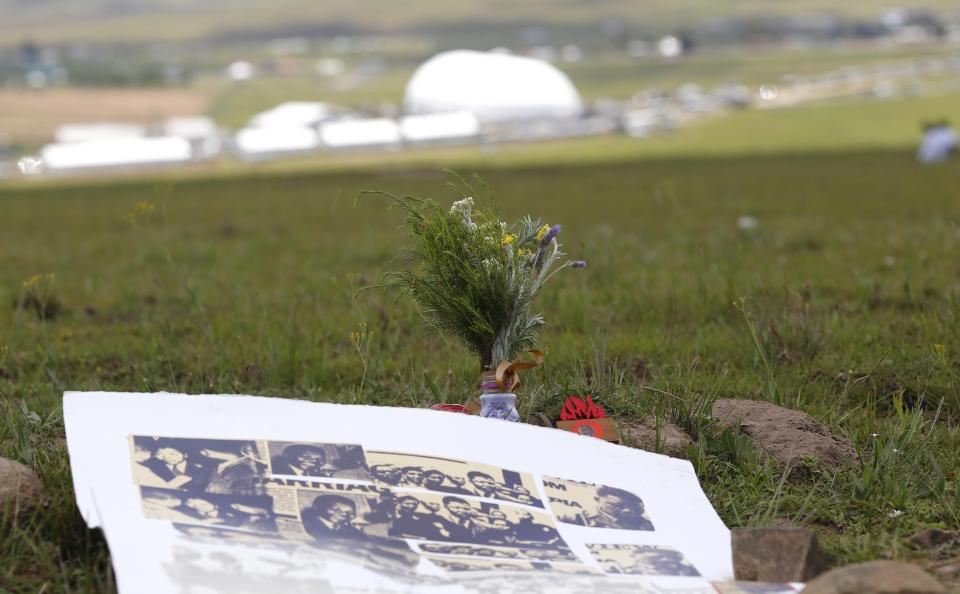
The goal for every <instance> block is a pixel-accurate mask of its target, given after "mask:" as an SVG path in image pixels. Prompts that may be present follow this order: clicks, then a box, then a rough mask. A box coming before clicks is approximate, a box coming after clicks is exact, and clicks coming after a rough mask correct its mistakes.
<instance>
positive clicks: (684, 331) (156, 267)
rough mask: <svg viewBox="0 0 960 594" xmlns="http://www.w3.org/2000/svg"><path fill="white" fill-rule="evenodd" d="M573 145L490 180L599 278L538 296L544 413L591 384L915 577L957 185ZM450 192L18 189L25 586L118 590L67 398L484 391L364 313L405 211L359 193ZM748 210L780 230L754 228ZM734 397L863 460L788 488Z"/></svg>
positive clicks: (371, 174)
mask: <svg viewBox="0 0 960 594" xmlns="http://www.w3.org/2000/svg"><path fill="white" fill-rule="evenodd" d="M863 109H866V108H863ZM877 109H885V108H880V107H878V108H877ZM814 113H815V112H814ZM743 117H750V118H754V117H755V118H765V117H768V115H767V112H757V113H750V114H744V115H743ZM722 121H723V120H717V121H716V123H715V124H714V125H717V126H720V125H722V124H721V122H722ZM770 121H771V122H772V121H773V120H770ZM811 121H815V120H811ZM708 125H709V124H708V123H704V124H703V126H704V132H703V133H704V134H707V133H708V132H709V128H706V126H708ZM796 125H798V126H802V124H801V123H798V124H796ZM807 125H808V126H809V125H811V124H810V123H809V122H808V123H807ZM780 132H783V131H778V132H777V134H778V135H779V133H780ZM811 136H815V135H811ZM558 146H561V147H567V148H566V149H564V150H567V151H568V153H569V154H568V155H567V158H566V161H564V160H563V159H561V160H560V161H559V163H561V164H559V165H553V166H550V165H547V164H545V163H546V162H547V161H549V160H553V159H554V157H553V156H550V155H549V153H547V156H546V157H542V161H538V162H534V161H530V162H529V163H528V164H526V165H522V163H523V162H522V161H511V160H510V159H508V158H507V157H504V158H503V159H502V160H501V161H498V160H496V159H495V160H493V161H490V162H487V164H486V165H484V167H483V168H481V169H480V171H479V172H478V173H479V175H480V176H481V177H482V179H483V180H484V182H485V183H486V184H487V185H488V186H489V187H490V188H492V189H493V190H494V192H495V194H496V198H497V201H498V204H499V205H500V207H501V208H502V210H503V211H504V215H505V216H509V217H515V216H517V215H519V214H522V213H525V212H528V211H531V212H534V213H537V214H539V215H541V216H543V217H544V218H545V219H546V220H548V221H550V222H551V223H552V222H559V223H562V224H563V225H564V230H563V237H564V238H565V243H566V245H567V247H568V248H569V249H568V251H570V252H571V253H572V254H574V255H577V256H582V257H583V258H585V259H586V260H587V261H588V262H589V266H588V268H587V269H586V270H584V271H582V273H581V274H566V275H561V277H558V278H557V281H558V282H557V283H556V284H555V285H554V286H552V287H550V288H549V290H548V291H546V293H545V294H544V296H543V299H542V300H541V301H540V304H539V307H540V309H542V311H543V312H544V313H545V314H546V315H547V319H548V328H547V330H546V332H545V334H544V336H543V341H542V342H543V346H545V348H546V351H547V363H546V365H545V367H544V368H543V369H542V370H540V371H536V372H532V373H529V374H528V375H527V378H526V381H525V386H524V389H523V390H522V395H521V398H522V404H521V408H522V412H523V413H529V412H533V411H540V412H544V413H547V414H549V415H553V414H556V413H557V411H558V408H559V405H560V403H561V402H562V399H563V397H564V396H565V395H566V394H568V393H570V391H582V390H586V389H588V388H589V389H590V390H591V391H592V393H593V394H595V395H597V396H598V398H599V399H600V400H601V402H602V403H603V404H604V405H605V406H606V407H607V410H608V412H610V413H612V414H613V415H615V416H620V417H639V416H643V415H646V414H651V413H653V414H657V415H659V416H661V417H664V418H668V419H671V420H673V421H675V422H677V423H679V424H680V425H682V426H683V427H685V428H686V429H688V430H689V431H691V432H692V433H693V434H694V435H695V436H696V437H698V439H699V441H698V446H697V447H696V448H695V449H694V451H692V452H691V455H692V456H693V460H694V463H695V466H696V468H697V471H698V473H699V475H700V477H701V481H702V484H703V487H704V489H705V490H706V492H707V493H708V495H709V497H710V499H711V501H712V502H713V504H714V505H715V506H716V508H717V509H718V511H719V513H720V514H721V516H722V517H723V519H724V520H725V521H726V522H727V523H728V524H729V525H730V526H742V525H755V524H768V523H772V522H773V523H780V522H784V523H788V524H797V525H804V526H810V527H813V528H814V529H816V530H817V531H818V533H819V534H820V535H821V538H822V540H823V541H824V542H825V544H826V546H827V548H828V549H829V550H830V551H831V552H833V553H834V554H836V555H837V556H838V558H839V560H840V561H841V562H850V561H857V560H864V559H873V558H883V557H893V558H912V557H916V556H917V555H918V554H917V553H915V552H912V551H911V550H910V549H909V547H908V546H907V545H906V537H908V536H909V535H910V534H911V533H912V532H913V531H915V530H916V529H917V528H919V527H925V526H940V527H949V526H953V527H955V526H956V525H958V523H960V486H958V477H957V472H958V470H960V437H958V433H957V426H958V422H960V334H958V332H957V328H958V324H960V269H958V261H957V253H958V248H960V230H958V227H957V221H958V219H960V169H958V167H957V166H956V164H951V165H946V166H940V167H922V166H919V165H917V164H915V163H914V162H913V160H912V156H911V154H909V152H906V151H902V150H888V151H884V150H874V151H863V150H861V151H857V150H853V149H848V150H847V152H842V153H841V152H834V153H829V152H828V153H821V154H817V153H804V152H802V151H797V152H796V154H790V155H779V154H776V153H775V152H774V149H775V148H776V147H771V149H770V154H767V155H765V156H764V155H754V156H726V157H725V156H720V155H714V156H710V155H704V156H699V157H697V156H691V155H690V154H689V153H687V154H686V155H681V154H679V153H678V154H675V155H673V156H663V155H661V156H656V157H655V156H648V157H647V158H644V159H641V158H638V157H639V156H638V155H637V154H635V153H634V154H623V155H620V156H619V157H617V158H616V159H612V158H607V159H606V162H605V160H604V159H603V158H600V157H597V158H596V159H594V160H590V159H581V164H579V165H577V164H575V163H574V162H575V159H574V158H573V155H574V153H573V152H572V151H573V150H574V148H575V147H574V146H573V145H558ZM821 148H822V147H821ZM579 151H580V153H579V154H580V155H581V156H582V155H584V154H587V153H589V152H591V151H590V145H589V144H586V145H580V146H579ZM606 156H607V157H610V155H609V154H608V155H606ZM611 161H612V162H611ZM474 163H476V161H474ZM358 167H360V166H359V165H358ZM458 168H459V169H460V170H461V171H463V172H464V173H472V171H473V168H472V167H469V160H468V159H464V160H463V161H462V162H459V163H458ZM447 181H448V178H447V176H446V174H444V173H443V172H442V171H441V170H440V169H439V167H437V166H433V165H431V166H426V165H423V166H412V165H409V164H408V165H405V166H395V167H371V166H369V165H367V166H365V167H360V168H359V169H358V170H356V171H352V172H348V173H343V172H340V173H338V172H336V171H308V170H304V168H303V167H301V168H300V169H292V170H290V171H284V170H282V169H272V170H271V169H265V170H262V171H259V172H257V173H255V174H247V175H245V174H242V173H237V172H232V173H231V174H230V175H222V176H216V177H209V178H205V177H201V176H196V175H195V176H192V177H189V178H183V179H179V180H176V179H172V180H171V179H168V180H166V181H155V182H154V181H150V180H144V179H133V180H127V181H114V182H96V181H93V182H91V181H84V182H76V183H73V185H70V184H68V183H59V184H49V183H48V184H37V185H18V186H7V187H5V188H0V212H2V216H3V221H4V225H2V226H0V254H2V256H0V304H4V307H3V308H2V309H0V349H2V350H0V407H2V408H0V456H5V457H9V458H13V459H16V460H19V461H21V462H23V463H25V464H28V465H29V466H31V467H33V468H34V469H36V470H37V471H38V472H39V473H40V474H41V476H42V478H43V480H44V482H45V484H46V485H47V487H48V489H49V490H50V491H51V493H52V496H53V503H52V504H51V506H50V508H49V509H48V510H47V511H45V512H44V513H42V514H40V515H38V516H36V517H34V518H32V519H31V518H19V519H18V521H17V522H16V523H15V524H14V525H13V527H12V528H8V529H9V530H10V531H11V532H10V533H9V537H6V538H3V539H0V586H2V587H3V588H5V589H6V590H7V591H10V592H17V593H19V592H24V593H26V592H31V593H33V592H37V591H43V592H110V591H112V582H111V579H110V576H109V574H108V571H107V563H108V557H107V551H106V548H105V545H104V544H103V541H102V540H101V538H100V536H98V535H97V534H96V533H91V532H89V531H87V530H86V529H85V527H84V526H83V524H82V521H81V519H80V518H79V517H78V515H77V513H76V511H75V507H74V505H73V493H72V492H71V486H70V482H69V469H68V460H67V458H66V452H65V450H64V445H63V426H62V420H61V418H60V397H61V394H62V392H63V391H64V390H68V389H69V390H101V389H102V390H144V391H154V390H169V391H177V392H190V393H237V392H239V393H253V394H265V395H274V396H278V397H293V398H302V399H307V400H317V401H333V402H347V403H357V402H360V403H372V404H382V405H396V406H414V407H420V406H426V405H428V404H430V403H432V402H434V401H437V400H443V401H461V400H463V399H465V398H467V397H469V396H471V395H472V394H473V393H474V392H475V387H474V386H473V381H474V380H475V376H476V371H477V370H476V369H475V362H474V361H473V359H472V358H471V357H470V356H469V355H468V354H467V353H466V352H465V351H463V350H462V349H461V348H460V347H459V346H458V345H456V344H454V343H452V342H447V341H445V340H443V339H441V338H438V337H434V336H425V335H424V334H423V333H422V332H421V331H420V329H419V326H418V323H417V319H416V317H415V314H414V312H413V310H412V308H411V307H410V305H409V304H408V303H406V302H404V301H400V302H396V301H395V299H394V297H393V296H391V295H384V294H381V293H378V292H365V293H362V294H360V295H359V296H357V294H356V293H357V289H358V288H360V287H362V286H364V285H366V284H368V283H372V282H376V281H378V280H379V279H380V278H381V275H382V274H383V272H384V270H385V269H386V267H388V266H389V262H390V259H391V258H392V257H393V256H394V255H395V254H396V253H397V251H398V250H399V249H400V248H401V246H402V235H401V234H400V232H399V230H398V229H397V227H398V225H399V222H400V221H399V213H396V212H389V211H388V210H387V209H386V205H385V203H384V202H383V201H382V200H378V199H376V198H372V197H371V198H365V199H364V200H362V201H360V202H359V203H358V204H355V199H356V197H357V195H358V193H359V192H361V191H362V190H368V189H374V190H387V191H390V192H395V193H413V194H417V195H423V196H432V197H435V198H437V199H439V200H442V201H449V200H452V199H453V198H454V197H455V194H454V192H453V191H452V190H451V189H450V188H449V187H447V186H446V185H445V184H446V182H447ZM144 201H148V202H150V203H151V204H153V205H155V209H154V210H153V211H150V210H149V209H147V208H144V207H140V208H139V209H138V208H137V204H139V203H141V202H144ZM742 216H752V217H755V218H756V219H757V221H758V226H757V228H756V229H754V230H752V231H748V230H741V229H739V228H738V225H737V221H738V218H739V217H742ZM35 275H39V276H35ZM741 298H743V301H742V305H741V308H742V311H741V309H740V308H738V307H737V306H735V305H734V303H735V302H736V303H741V301H740V299H741ZM751 329H752V330H753V331H754V332H755V333H756V341H754V340H753V338H752V335H751ZM354 332H357V333H358V335H357V336H358V337H359V338H357V340H356V341H354V342H352V341H351V338H350V337H351V333H354ZM355 338H356V337H355ZM438 353H441V354H440V355H439V356H438ZM654 388H655V389H656V390H659V391H665V392H669V393H670V394H673V395H674V396H676V398H671V397H667V396H663V395H662V393H661V392H658V391H654V390H653V389H654ZM726 396H735V397H745V398H760V399H770V400H773V401H776V402H780V403H781V404H784V405H787V406H790V407H795V408H800V409H803V410H806V411H808V412H810V413H811V414H814V415H815V416H816V417H817V418H819V419H820V420H822V421H824V422H826V423H828V424H829V425H830V426H831V427H833V428H834V430H835V431H837V432H839V433H840V434H843V435H846V436H848V437H849V438H850V439H851V440H852V441H853V442H854V443H855V444H856V446H857V448H858V450H859V451H860V452H861V457H862V460H861V464H860V465H858V466H857V467H855V468H850V469H845V470H840V471H836V472H833V471H829V470H827V469H824V468H821V467H819V466H818V465H817V464H816V462H815V461H810V462H809V464H807V465H806V466H805V467H804V468H803V469H802V470H800V471H798V472H795V473H794V474H792V475H791V476H790V477H789V478H787V479H786V480H781V479H783V478H784V477H782V476H781V473H780V472H779V471H778V470H777V469H776V468H774V467H772V466H770V465H767V464H765V463H763V462H762V460H761V459H760V458H759V457H758V456H757V454H756V453H755V452H753V451H752V450H751V449H750V448H749V447H747V446H746V444H745V442H744V438H742V437H738V436H737V435H736V434H731V433H729V432H727V433H724V432H722V431H720V430H719V429H718V428H717V427H716V426H715V425H714V424H713V423H712V422H711V421H710V420H709V419H708V418H707V417H706V416H705V415H704V410H707V411H708V410H709V403H710V402H711V401H712V399H714V398H717V397H726ZM874 434H876V435H874ZM895 510H899V511H900V512H902V514H897V513H894V512H895Z"/></svg>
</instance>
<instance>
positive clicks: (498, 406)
mask: <svg viewBox="0 0 960 594" xmlns="http://www.w3.org/2000/svg"><path fill="white" fill-rule="evenodd" d="M480 416H481V417H486V418H488V419H501V420H504V421H512V422H514V423H516V422H517V421H519V420H520V413H518V412H517V395H516V394H508V393H494V394H481V395H480Z"/></svg>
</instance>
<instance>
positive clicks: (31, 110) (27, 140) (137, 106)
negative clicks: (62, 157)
mask: <svg viewBox="0 0 960 594" xmlns="http://www.w3.org/2000/svg"><path fill="white" fill-rule="evenodd" d="M209 103H210V96H209V94H207V93H205V92H202V91H195V90H190V89H53V90H47V91H27V90H2V91H0V139H4V140H7V141H11V142H15V143H19V144H41V143H44V142H49V141H51V140H53V133H54V130H56V127H57V126H59V125H60V124H65V123H72V122H102V121H107V122H131V123H150V122H154V121H156V120H160V119H163V118H166V117H170V116H179V115H196V114H200V113H204V112H205V111H206V109H207V106H208V105H209Z"/></svg>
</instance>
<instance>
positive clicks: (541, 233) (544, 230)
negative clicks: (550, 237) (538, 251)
mask: <svg viewBox="0 0 960 594" xmlns="http://www.w3.org/2000/svg"><path fill="white" fill-rule="evenodd" d="M549 230H550V225H548V224H546V223H544V224H543V227H540V230H539V231H537V241H540V240H541V239H543V236H544V235H546V234H547V231H549Z"/></svg>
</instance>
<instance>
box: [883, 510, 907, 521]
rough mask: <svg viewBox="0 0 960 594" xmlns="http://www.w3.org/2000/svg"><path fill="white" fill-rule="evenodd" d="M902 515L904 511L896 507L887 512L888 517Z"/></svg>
mask: <svg viewBox="0 0 960 594" xmlns="http://www.w3.org/2000/svg"><path fill="white" fill-rule="evenodd" d="M902 515H903V512H902V511H901V510H899V509H895V510H893V511H891V512H890V513H888V514H887V517H888V518H891V519H893V518H899V517H900V516H902Z"/></svg>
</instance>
